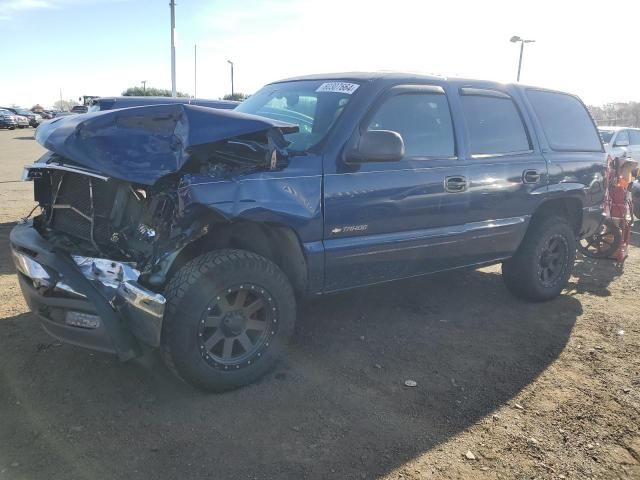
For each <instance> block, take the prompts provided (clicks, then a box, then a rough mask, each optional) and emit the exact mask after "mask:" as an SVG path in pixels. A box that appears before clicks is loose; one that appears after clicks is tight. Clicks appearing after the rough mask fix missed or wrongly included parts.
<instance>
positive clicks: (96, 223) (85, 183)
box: [51, 172, 115, 245]
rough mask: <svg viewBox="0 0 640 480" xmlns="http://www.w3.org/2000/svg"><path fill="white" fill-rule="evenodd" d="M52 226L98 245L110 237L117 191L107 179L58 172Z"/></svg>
mask: <svg viewBox="0 0 640 480" xmlns="http://www.w3.org/2000/svg"><path fill="white" fill-rule="evenodd" d="M51 185H52V187H51V189H52V192H53V198H52V211H51V227H53V228H54V229H55V230H58V231H60V232H63V233H66V234H68V235H71V236H73V237H76V238H79V239H82V240H86V241H89V242H91V243H93V244H94V245H96V244H100V243H104V242H107V241H108V239H109V234H110V233H109V230H110V228H109V215H110V213H111V207H112V206H113V200H114V197H115V190H114V189H113V188H110V186H109V185H108V183H107V182H105V181H103V180H100V179H97V178H92V177H88V176H86V175H80V174H77V173H68V172H54V173H52V175H51Z"/></svg>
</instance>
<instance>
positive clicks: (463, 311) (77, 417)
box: [0, 130, 640, 480]
mask: <svg viewBox="0 0 640 480" xmlns="http://www.w3.org/2000/svg"><path fill="white" fill-rule="evenodd" d="M32 135H33V131H32V130H29V131H24V130H23V131H14V132H7V131H0V175H1V177H0V205H1V207H0V479H2V480H4V479H10V480H16V479H30V480H32V479H33V480H35V479H37V480H40V479H45V478H46V479H51V480H53V479H64V480H71V479H92V480H96V479H114V478H128V479H138V478H139V479H175V478H185V479H196V478H208V479H211V478H215V479H254V478H255V479H289V478H291V479H302V478H318V479H320V478H336V479H342V478H355V479H360V478H384V479H400V478H403V479H418V478H420V479H423V478H429V479H431V478H451V479H453V478H456V479H457V478H464V479H476V478H479V479H484V478H486V479H494V478H503V479H512V478H513V479H520V478H522V479H524V478H527V479H531V478H558V479H560V478H571V479H585V478H607V479H609V478H636V479H640V375H639V373H640V324H639V322H638V317H639V315H638V312H640V288H639V285H640V282H639V279H640V248H639V246H640V234H638V233H636V234H634V242H635V245H636V247H634V248H632V250H631V258H630V259H629V260H628V262H627V265H626V267H625V272H624V275H622V276H619V272H617V270H616V269H615V268H614V267H613V266H612V265H611V264H609V263H608V262H599V263H596V262H593V261H589V260H580V261H579V264H578V265H577V266H576V268H575V276H574V277H573V278H572V281H571V285H570V287H569V289H568V290H567V291H566V292H565V293H564V295H563V296H562V297H560V298H558V299H557V300H555V301H553V302H550V303H546V304H530V303H524V302H521V301H518V300H516V299H514V298H513V297H511V296H510V295H509V294H508V293H507V291H506V290H505V288H504V287H503V285H502V281H501V279H500V275H499V269H498V268H497V267H492V268H487V269H482V270H478V271H471V272H455V273H450V274H445V275H439V276H435V277H431V278H425V279H419V280H412V281H406V282H401V283H398V284H396V285H393V286H382V287H376V288H371V289H363V290H360V291H355V292H352V293H348V294H341V295H336V296H331V297H327V298H324V299H322V300H316V301H314V302H313V303H312V304H310V305H306V306H304V307H302V308H301V311H300V321H299V324H298V328H297V333H296V336H295V339H294V344H293V346H292V349H291V354H290V356H289V358H288V359H287V360H286V362H284V363H282V364H280V365H279V367H278V368H277V369H276V370H275V371H274V372H273V373H271V374H269V375H268V376H267V377H266V378H265V379H264V380H263V381H261V382H260V383H258V384H256V385H252V386H249V387H247V388H244V389H242V390H239V391H236V392H232V393H228V394H224V395H205V394H202V393H200V392H196V391H194V390H193V389H191V388H190V387H188V386H187V385H184V384H182V383H181V382H180V381H177V380H175V379H174V378H173V377H172V376H171V375H170V374H169V373H168V371H167V370H166V369H165V368H164V367H163V366H162V364H161V363H160V361H159V360H158V358H157V357H156V356H154V355H149V356H148V357H146V358H143V359H141V360H139V361H135V362H131V363H128V364H121V363H119V362H118V361H117V360H116V359H115V358H113V357H111V356H109V355H103V354H98V353H92V352H89V351H86V350H82V349H79V348H75V347H72V346H68V345H61V344H60V343H58V342H56V341H55V340H53V339H51V338H49V337H48V336H47V335H46V334H45V333H44V332H43V331H42V330H41V328H40V327H39V325H38V322H37V321H36V319H35V318H34V317H33V316H32V315H31V314H29V313H27V310H26V308H25V304H24V302H23V300H22V297H21V295H20V292H19V288H18V285H17V282H16V281H15V279H14V269H13V265H12V263H11V259H10V255H9V250H8V245H7V239H8V234H9V230H10V228H11V224H12V222H13V221H14V220H15V219H16V218H18V217H20V216H23V215H25V214H26V213H27V212H28V211H29V210H30V208H31V206H32V201H31V186H30V185H29V184H22V183H17V182H15V180H18V178H19V176H20V172H21V167H22V165H23V164H25V163H28V162H30V161H32V160H33V159H35V158H36V157H37V156H38V155H39V154H40V152H42V149H41V148H40V147H39V146H38V145H37V144H36V143H35V142H34V141H33V139H32V138H31V136H32ZM638 231H639V232H640V230H638ZM407 379H412V380H415V381H416V382H417V384H418V385H417V387H415V388H407V387H405V386H404V381H405V380H407ZM468 452H470V453H468Z"/></svg>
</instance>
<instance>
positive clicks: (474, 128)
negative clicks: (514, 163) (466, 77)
mask: <svg viewBox="0 0 640 480" xmlns="http://www.w3.org/2000/svg"><path fill="white" fill-rule="evenodd" d="M460 98H461V101H462V109H463V112H464V118H465V123H466V125H467V131H468V133H469V150H470V153H471V155H499V154H505V153H516V152H524V151H528V150H531V145H530V143H529V137H528V136H527V131H526V130H525V127H524V124H523V123H522V118H521V117H520V114H519V113H518V109H517V108H516V105H515V104H514V103H513V100H512V99H511V98H510V97H509V96H507V95H500V96H497V95H496V96H493V95H481V94H463V95H462V96H461V97H460Z"/></svg>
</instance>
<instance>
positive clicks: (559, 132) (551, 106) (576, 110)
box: [527, 90, 602, 152]
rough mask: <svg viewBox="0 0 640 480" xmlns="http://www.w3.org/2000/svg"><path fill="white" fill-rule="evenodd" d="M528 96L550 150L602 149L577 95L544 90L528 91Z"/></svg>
mask: <svg viewBox="0 0 640 480" xmlns="http://www.w3.org/2000/svg"><path fill="white" fill-rule="evenodd" d="M527 97H528V98H529V101H530V102H531V105H532V106H533V110H534V111H535V113H536V116H537V117H538V119H539V120H540V123H541V124H542V130H543V131H544V134H545V137H547V141H548V142H549V146H550V147H551V148H552V149H553V150H558V151H570V152H571V151H574V152H576V151H577V152H601V151H602V144H601V143H600V137H599V136H598V132H597V130H596V127H595V126H594V125H593V122H592V121H591V117H590V116H589V112H587V109H586V108H585V106H584V105H583V104H582V102H580V101H579V100H578V99H577V98H575V97H572V96H571V95H566V94H564V93H557V92H547V91H544V90H527Z"/></svg>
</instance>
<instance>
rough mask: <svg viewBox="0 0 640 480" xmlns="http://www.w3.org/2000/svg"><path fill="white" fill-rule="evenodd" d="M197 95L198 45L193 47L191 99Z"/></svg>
mask: <svg viewBox="0 0 640 480" xmlns="http://www.w3.org/2000/svg"><path fill="white" fill-rule="evenodd" d="M197 93H198V45H194V46H193V98H197V96H198V95H197Z"/></svg>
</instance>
